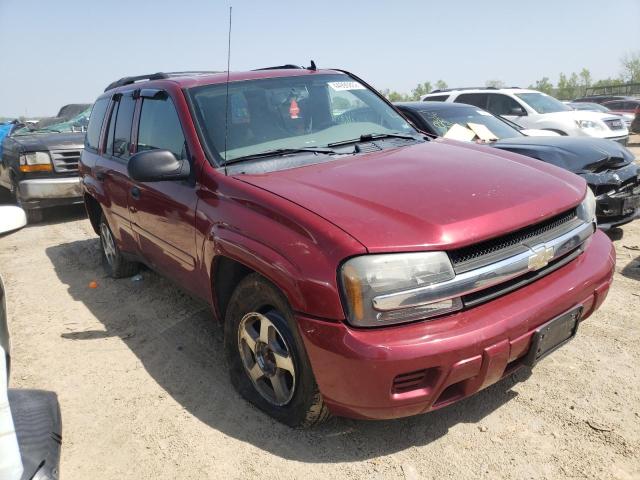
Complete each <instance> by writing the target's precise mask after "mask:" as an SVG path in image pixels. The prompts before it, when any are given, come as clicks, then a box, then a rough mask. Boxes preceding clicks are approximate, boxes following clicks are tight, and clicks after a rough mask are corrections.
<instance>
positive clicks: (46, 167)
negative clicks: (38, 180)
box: [20, 152, 52, 172]
mask: <svg viewBox="0 0 640 480" xmlns="http://www.w3.org/2000/svg"><path fill="white" fill-rule="evenodd" d="M51 170H52V167H51V157H50V156H49V153H48V152H28V153H24V154H22V155H20V171H21V172H50V171H51Z"/></svg>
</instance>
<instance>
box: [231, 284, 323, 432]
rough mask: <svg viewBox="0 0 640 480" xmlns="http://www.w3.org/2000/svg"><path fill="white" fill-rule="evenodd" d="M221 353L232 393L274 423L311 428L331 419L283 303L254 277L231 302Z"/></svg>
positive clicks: (290, 315) (277, 295)
mask: <svg viewBox="0 0 640 480" xmlns="http://www.w3.org/2000/svg"><path fill="white" fill-rule="evenodd" d="M225 351H226V355H227V361H228V363H229V370H230V375H231V383H232V384H233V385H234V387H235V388H236V390H238V392H239V393H240V394H241V395H242V396H243V397H244V398H245V399H247V400H248V401H249V402H251V403H253V404H254V405H256V406H257V407H258V408H260V409H261V410H263V411H264V412H266V413H268V414H269V415H271V416H272V417H274V418H275V419H277V420H279V421H280V422H282V423H285V424H286V425H289V426H292V427H296V426H299V427H310V426H313V425H315V424H318V423H320V422H322V421H324V420H326V419H327V418H328V417H329V411H328V410H327V408H326V406H325V405H324V402H323V401H322V396H321V395H320V392H319V390H318V386H317V384H316V381H315V378H314V376H313V372H312V370H311V365H310V363H309V359H308V358H307V355H306V351H305V349H304V345H303V343H302V339H301V338H300V335H299V333H298V329H297V326H296V323H295V320H294V318H293V314H292V312H291V309H290V308H289V305H288V303H287V301H286V299H285V298H284V296H283V295H282V294H281V293H280V291H279V290H278V289H277V288H275V287H274V286H273V285H272V284H271V283H270V282H268V281H267V280H265V279H264V278H263V277H262V276H260V275H258V274H256V273H254V274H250V275H248V276H246V277H245V278H244V279H243V280H242V281H241V282H240V283H239V284H238V286H237V287H236V289H235V290H234V292H233V295H232V296H231V300H230V301H229V306H228V307H227V312H226V318H225Z"/></svg>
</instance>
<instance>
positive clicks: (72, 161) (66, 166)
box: [51, 150, 82, 173]
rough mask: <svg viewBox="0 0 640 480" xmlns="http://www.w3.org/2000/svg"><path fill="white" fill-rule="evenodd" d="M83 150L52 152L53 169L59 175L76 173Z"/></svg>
mask: <svg viewBox="0 0 640 480" xmlns="http://www.w3.org/2000/svg"><path fill="white" fill-rule="evenodd" d="M81 154H82V150H54V151H52V152H51V160H52V161H53V169H54V170H55V171H56V172H58V173H75V172H77V171H78V162H80V155H81Z"/></svg>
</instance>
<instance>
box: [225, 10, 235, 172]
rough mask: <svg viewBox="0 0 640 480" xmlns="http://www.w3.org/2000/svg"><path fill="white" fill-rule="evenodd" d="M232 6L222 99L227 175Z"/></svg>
mask: <svg viewBox="0 0 640 480" xmlns="http://www.w3.org/2000/svg"><path fill="white" fill-rule="evenodd" d="M232 10H233V7H229V36H228V41H229V43H228V45H227V93H226V95H225V100H224V174H225V176H226V175H227V138H228V136H229V73H230V65H231V13H232Z"/></svg>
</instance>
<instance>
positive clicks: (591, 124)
mask: <svg viewBox="0 0 640 480" xmlns="http://www.w3.org/2000/svg"><path fill="white" fill-rule="evenodd" d="M576 125H578V127H579V128H582V129H584V130H589V129H591V130H604V129H605V126H604V125H603V124H602V123H600V122H597V121H595V120H576Z"/></svg>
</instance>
